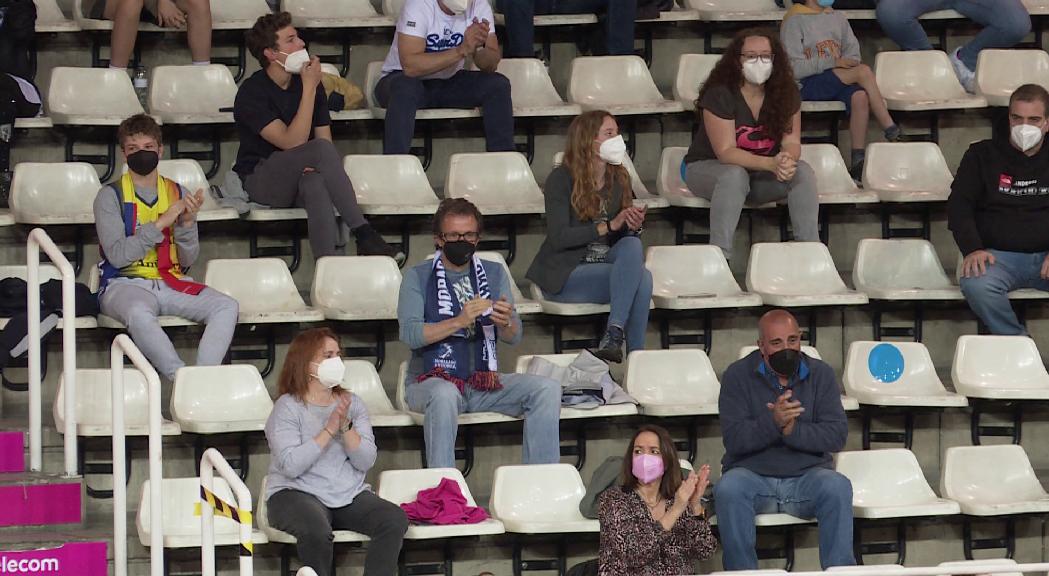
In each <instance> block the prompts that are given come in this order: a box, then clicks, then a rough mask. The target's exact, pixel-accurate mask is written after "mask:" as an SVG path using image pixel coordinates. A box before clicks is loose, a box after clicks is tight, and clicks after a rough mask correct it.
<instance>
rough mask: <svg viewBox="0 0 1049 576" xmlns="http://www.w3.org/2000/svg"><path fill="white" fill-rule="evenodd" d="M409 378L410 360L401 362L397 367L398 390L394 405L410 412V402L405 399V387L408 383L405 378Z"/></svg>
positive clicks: (395, 394)
mask: <svg viewBox="0 0 1049 576" xmlns="http://www.w3.org/2000/svg"><path fill="white" fill-rule="evenodd" d="M407 378H408V361H407V360H405V361H404V362H401V365H400V366H398V367H397V390H396V392H395V393H394V396H393V401H394V406H396V407H397V409H398V410H403V411H405V412H409V411H410V409H409V408H408V402H407V401H406V400H405V399H404V387H405V386H407V385H408V383H407V382H405V380H406V379H407Z"/></svg>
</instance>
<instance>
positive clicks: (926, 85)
mask: <svg viewBox="0 0 1049 576" xmlns="http://www.w3.org/2000/svg"><path fill="white" fill-rule="evenodd" d="M874 70H875V71H874V75H875V79H876V80H877V82H878V88H879V89H880V90H881V93H882V95H883V96H884V97H885V98H886V99H889V100H909V101H922V100H932V101H935V100H951V99H955V98H966V97H967V94H966V92H965V88H962V85H961V83H960V82H959V81H958V76H957V75H956V74H955V73H954V68H953V67H952V66H951V61H950V58H948V56H947V53H946V52H942V51H940V50H916V51H912V52H902V51H901V52H879V53H878V55H877V57H876V58H875V60H874Z"/></svg>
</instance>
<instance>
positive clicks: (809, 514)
mask: <svg viewBox="0 0 1049 576" xmlns="http://www.w3.org/2000/svg"><path fill="white" fill-rule="evenodd" d="M758 331H759V334H758V349H757V350H755V351H754V352H752V353H750V354H749V355H748V356H746V357H745V358H742V359H740V360H738V361H736V362H734V363H733V364H732V365H731V366H729V367H728V369H727V370H726V371H725V375H724V377H723V378H722V381H721V398H720V399H719V401H718V407H719V413H720V415H721V436H722V440H723V441H724V443H725V457H724V458H723V459H722V460H721V465H722V474H721V480H720V481H718V483H717V485H716V486H715V487H714V506H715V509H716V510H717V516H718V528H719V529H720V531H721V543H722V546H723V549H724V554H723V556H722V560H723V562H724V565H725V569H726V570H754V569H757V567H758V558H757V552H756V551H755V549H754V545H755V541H756V536H755V528H754V515H755V514H772V513H786V514H790V515H792V516H797V517H799V518H815V519H816V520H818V521H819V533H820V536H819V539H820V565H822V566H823V568H824V569H827V568H829V567H831V566H849V565H852V564H855V560H854V559H853V556H852V484H851V483H850V482H849V479H848V478H846V477H845V476H842V475H841V474H838V473H837V472H835V471H834V470H833V469H832V466H833V464H832V461H831V453H832V452H838V451H839V450H841V449H842V448H844V447H845V439H846V437H847V436H848V424H847V422H846V419H845V410H844V409H843V408H842V406H841V396H840V393H839V389H838V382H837V380H836V378H835V376H834V371H833V370H832V369H831V367H830V366H828V365H826V364H825V363H823V362H821V361H820V360H817V359H815V358H809V357H808V356H805V355H804V354H803V353H802V352H801V331H800V330H799V328H798V322H797V320H795V319H794V316H792V315H791V314H790V313H789V312H787V311H785V310H772V311H770V312H767V313H766V314H765V315H764V316H762V317H761V320H760V322H759V323H758Z"/></svg>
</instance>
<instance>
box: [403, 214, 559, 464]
mask: <svg viewBox="0 0 1049 576" xmlns="http://www.w3.org/2000/svg"><path fill="white" fill-rule="evenodd" d="M480 235H481V213H480V211H479V210H478V209H477V207H476V206H474V205H473V204H472V203H471V202H470V201H469V200H465V199H462V198H450V199H446V200H444V201H442V202H441V205H440V207H438V209H437V214H435V215H434V244H435V245H436V247H437V253H436V254H435V257H434V259H433V260H427V261H425V262H423V263H421V264H418V265H416V266H415V267H413V268H411V269H410V270H408V271H407V272H406V273H405V274H404V280H403V281H402V282H401V291H400V296H399V300H398V304H397V317H398V321H399V322H400V338H401V341H402V342H404V343H405V344H407V345H408V347H409V348H411V350H412V358H411V361H410V362H409V364H408V374H407V377H406V380H405V401H406V402H407V404H408V408H409V409H410V410H412V411H415V412H422V413H424V414H425V415H426V419H425V421H424V423H423V437H424V439H425V442H426V463H427V465H428V466H430V467H433V468H451V467H454V466H455V436H456V433H457V431H458V416H459V414H461V413H464V412H489V411H490V412H499V413H502V414H506V415H509V416H514V417H520V416H524V421H525V422H524V458H523V460H524V463H525V464H550V463H555V462H557V461H558V460H559V459H560V437H559V431H558V424H559V420H560V414H561V386H560V384H559V383H557V382H556V381H554V380H551V379H549V378H544V377H542V376H535V375H531V374H500V373H499V364H498V354H497V350H496V348H497V346H498V341H500V340H501V341H503V342H504V343H506V344H510V345H515V344H517V343H518V342H520V341H521V334H522V332H521V319H520V318H519V317H518V316H517V314H516V313H515V312H514V301H513V292H511V290H510V282H512V279H511V278H510V277H509V275H508V274H507V273H506V272H505V270H504V268H503V267H502V266H501V265H499V264H498V263H496V262H490V261H487V260H481V259H480V258H478V257H477V256H475V255H474V252H475V251H476V249H477V243H478V242H479V241H480Z"/></svg>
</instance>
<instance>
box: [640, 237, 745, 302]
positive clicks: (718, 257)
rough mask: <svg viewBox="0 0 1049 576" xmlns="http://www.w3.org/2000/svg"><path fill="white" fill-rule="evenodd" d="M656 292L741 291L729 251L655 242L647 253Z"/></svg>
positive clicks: (717, 293) (705, 293)
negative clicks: (731, 264)
mask: <svg viewBox="0 0 1049 576" xmlns="http://www.w3.org/2000/svg"><path fill="white" fill-rule="evenodd" d="M645 267H647V268H648V270H649V271H650V272H651V273H652V293H653V294H654V295H656V296H665V297H675V296H676V297H700V296H730V295H736V294H741V293H742V292H743V291H742V290H740V288H739V284H738V283H736V279H735V278H734V277H733V276H732V271H731V270H730V269H729V267H728V261H727V260H725V255H724V253H723V252H722V251H721V249H720V248H718V247H717V246H709V245H697V244H692V245H685V246H652V247H651V248H649V249H648V251H647V252H646V253H645Z"/></svg>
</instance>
